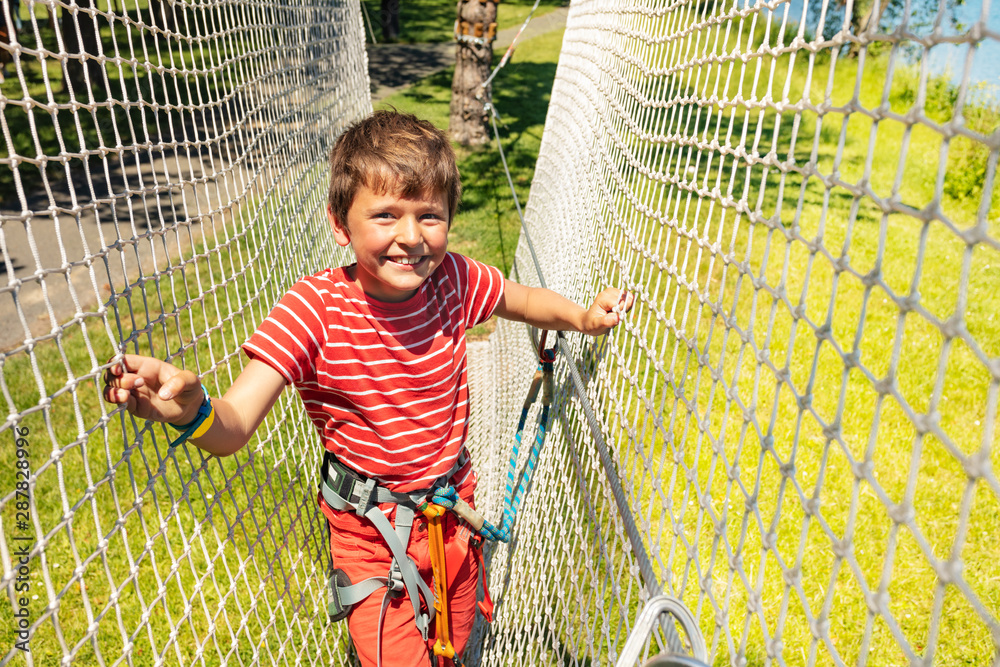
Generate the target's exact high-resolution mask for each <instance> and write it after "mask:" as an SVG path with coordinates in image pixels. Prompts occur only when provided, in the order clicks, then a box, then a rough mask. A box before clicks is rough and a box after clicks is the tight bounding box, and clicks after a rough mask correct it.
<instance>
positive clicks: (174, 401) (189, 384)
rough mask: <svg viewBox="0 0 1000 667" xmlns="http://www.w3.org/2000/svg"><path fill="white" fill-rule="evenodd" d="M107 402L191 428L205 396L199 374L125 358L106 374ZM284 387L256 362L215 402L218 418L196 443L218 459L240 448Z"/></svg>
mask: <svg viewBox="0 0 1000 667" xmlns="http://www.w3.org/2000/svg"><path fill="white" fill-rule="evenodd" d="M104 382H105V385H104V400H106V401H108V402H109V403H118V404H121V405H124V406H125V408H126V409H127V410H128V411H129V412H131V413H132V414H134V415H135V416H136V417H139V418H140V419H152V420H153V421H158V422H170V423H173V424H187V423H189V422H192V421H194V419H195V417H196V416H197V414H198V407H199V406H200V405H201V402H202V399H203V397H204V391H203V390H202V388H201V382H200V381H199V380H198V376H197V375H195V374H194V373H192V372H191V371H184V370H181V369H179V368H177V367H176V366H173V365H172V364H168V363H167V362H165V361H160V360H159V359H153V358H152V357H143V356H139V355H136V354H126V355H124V356H123V358H122V362H121V363H119V364H115V365H114V366H112V367H111V368H109V369H108V370H107V372H105V375H104ZM284 388H285V378H284V377H283V376H282V375H281V374H280V373H278V371H276V370H274V369H273V368H271V367H270V366H268V365H267V364H265V363H264V362H262V361H257V360H256V359H252V360H251V361H250V363H249V364H247V366H246V368H245V369H244V370H243V372H242V373H240V375H239V377H237V378H236V381H235V382H233V385H232V386H231V387H230V388H229V391H227V392H226V394H225V396H223V397H221V398H213V399H212V407H213V408H214V409H215V419H214V421H213V422H212V426H211V427H210V428H209V429H208V431H207V432H206V433H205V434H204V435H203V436H201V437H200V438H198V439H197V440H194V439H192V440H191V442H193V443H194V444H195V445H197V446H198V447H200V448H201V449H203V450H205V451H206V452H208V453H210V454H215V455H216V456H228V455H230V454H233V453H234V452H236V451H237V450H239V449H240V448H241V447H243V445H245V444H246V443H247V442H248V441H249V440H250V436H252V435H253V433H254V431H256V430H257V427H258V426H260V423H261V422H262V421H264V417H265V416H266V415H267V413H268V412H270V411H271V408H272V407H273V406H274V402H275V401H277V400H278V396H280V395H281V391H282V390H283V389H284Z"/></svg>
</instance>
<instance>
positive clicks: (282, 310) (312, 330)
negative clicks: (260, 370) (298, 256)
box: [243, 278, 326, 384]
mask: <svg viewBox="0 0 1000 667" xmlns="http://www.w3.org/2000/svg"><path fill="white" fill-rule="evenodd" d="M325 314H326V306H325V305H324V303H323V298H322V294H321V293H320V291H319V290H318V289H317V288H316V286H315V285H314V284H313V283H312V282H310V280H309V279H308V278H307V279H305V280H300V281H299V282H297V283H296V284H295V285H293V286H292V288H291V289H290V290H288V292H287V293H286V294H285V296H283V297H281V300H280V301H278V304H277V305H276V306H275V307H274V308H273V309H271V312H270V313H268V315H267V318H266V319H265V320H264V321H263V322H261V325H260V326H259V327H257V330H256V331H254V333H253V335H252V336H250V338H249V339H248V340H247V342H246V343H244V344H243V351H244V352H246V354H247V356H248V357H250V358H251V359H257V360H259V361H263V362H264V363H266V364H267V365H268V366H271V367H272V368H274V369H275V370H276V371H278V372H279V373H281V375H282V376H284V378H285V380H286V381H287V382H289V383H290V384H299V383H301V382H306V381H310V380H313V379H314V378H315V376H316V357H317V356H318V355H319V353H320V350H322V349H323V345H324V342H325V340H326V337H325V325H324V320H325V317H324V316H325Z"/></svg>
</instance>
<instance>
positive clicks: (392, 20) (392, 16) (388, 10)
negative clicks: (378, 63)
mask: <svg viewBox="0 0 1000 667" xmlns="http://www.w3.org/2000/svg"><path fill="white" fill-rule="evenodd" d="M379 15H380V19H381V24H382V41H383V42H395V41H398V40H399V0H382V9H381V11H380V12H379Z"/></svg>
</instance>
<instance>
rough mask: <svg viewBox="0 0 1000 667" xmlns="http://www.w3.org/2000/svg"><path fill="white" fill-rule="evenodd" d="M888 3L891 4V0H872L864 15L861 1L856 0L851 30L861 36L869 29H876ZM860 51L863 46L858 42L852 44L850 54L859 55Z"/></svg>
mask: <svg viewBox="0 0 1000 667" xmlns="http://www.w3.org/2000/svg"><path fill="white" fill-rule="evenodd" d="M887 4H889V0H871V3H870V4H869V5H868V8H867V9H865V10H864V15H862V13H861V12H862V7H861V2H860V0H855V1H854V7H853V12H852V16H851V31H852V32H853V33H854V34H855V35H859V36H860V35H861V34H862V33H865V32H868V31H872V32H874V31H876V30H877V29H878V24H879V21H881V20H882V12H884V11H885V6H886V5H887ZM860 52H861V47H860V46H859V45H858V44H852V45H851V50H850V55H851V56H852V57H857V56H858V54H859V53H860Z"/></svg>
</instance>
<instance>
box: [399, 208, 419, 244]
mask: <svg viewBox="0 0 1000 667" xmlns="http://www.w3.org/2000/svg"><path fill="white" fill-rule="evenodd" d="M420 239H421V236H420V223H419V222H417V219H416V217H414V216H412V215H407V216H403V217H402V218H400V220H399V223H398V224H397V225H396V241H397V242H398V243H401V244H403V245H417V244H418V243H420Z"/></svg>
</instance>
